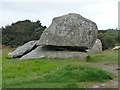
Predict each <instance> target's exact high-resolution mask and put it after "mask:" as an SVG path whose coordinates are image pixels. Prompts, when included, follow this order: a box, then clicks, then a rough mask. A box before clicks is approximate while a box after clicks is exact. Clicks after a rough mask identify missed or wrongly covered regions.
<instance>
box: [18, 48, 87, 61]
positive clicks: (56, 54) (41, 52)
mask: <svg viewBox="0 0 120 90" xmlns="http://www.w3.org/2000/svg"><path fill="white" fill-rule="evenodd" d="M87 56H88V54H87V53H85V52H78V51H55V50H51V49H49V50H48V48H46V47H42V46H38V47H37V48H36V49H35V50H33V51H31V52H30V53H28V54H26V55H24V56H22V57H21V58H20V59H36V58H80V60H83V61H86V58H87Z"/></svg>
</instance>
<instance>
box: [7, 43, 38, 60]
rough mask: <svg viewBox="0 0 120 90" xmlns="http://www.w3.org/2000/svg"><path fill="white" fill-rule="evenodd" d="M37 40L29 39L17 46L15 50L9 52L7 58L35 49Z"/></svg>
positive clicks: (16, 56) (17, 56)
mask: <svg viewBox="0 0 120 90" xmlns="http://www.w3.org/2000/svg"><path fill="white" fill-rule="evenodd" d="M37 43H38V41H29V42H28V43H26V44H24V45H22V46H20V47H18V48H17V49H15V51H13V52H11V53H9V54H8V57H9V58H19V57H21V56H23V55H25V54H27V53H29V52H30V51H32V50H33V49H35V48H36V47H37V46H36V45H37Z"/></svg>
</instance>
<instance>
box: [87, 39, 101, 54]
mask: <svg viewBox="0 0 120 90" xmlns="http://www.w3.org/2000/svg"><path fill="white" fill-rule="evenodd" d="M88 52H89V53H90V54H95V53H100V52H102V42H101V40H100V39H97V40H96V42H95V44H94V46H93V47H92V48H91V49H90V50H89V51H88Z"/></svg>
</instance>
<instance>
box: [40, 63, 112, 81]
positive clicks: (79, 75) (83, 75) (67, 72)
mask: <svg viewBox="0 0 120 90" xmlns="http://www.w3.org/2000/svg"><path fill="white" fill-rule="evenodd" d="M111 79H113V75H112V74H110V73H108V72H106V71H103V70H101V69H97V68H94V67H90V66H81V65H78V66H75V65H67V66H65V67H64V68H63V69H62V70H58V71H56V72H52V73H49V74H47V75H45V76H44V77H42V79H41V80H42V82H51V83H52V82H59V83H62V82H66V83H67V82H93V81H97V82H103V81H106V80H111Z"/></svg>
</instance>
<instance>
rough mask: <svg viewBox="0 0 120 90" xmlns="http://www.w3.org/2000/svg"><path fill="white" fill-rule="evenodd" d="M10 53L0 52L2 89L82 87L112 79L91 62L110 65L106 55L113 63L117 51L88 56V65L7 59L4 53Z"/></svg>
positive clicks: (61, 60) (109, 74)
mask: <svg viewBox="0 0 120 90" xmlns="http://www.w3.org/2000/svg"><path fill="white" fill-rule="evenodd" d="M10 51H11V49H9V50H8V51H7V49H3V53H4V54H3V56H2V57H3V61H2V64H3V73H2V74H3V77H2V79H3V81H2V83H3V88H5V87H7V88H83V87H84V85H83V84H82V83H92V82H93V83H94V82H96V83H99V82H105V81H108V80H111V79H113V78H114V77H115V75H113V74H112V73H109V72H107V71H104V70H102V69H100V68H96V67H94V66H92V63H98V62H106V61H107V62H109V63H110V62H111V61H112V60H110V59H111V58H110V59H109V57H108V55H109V54H110V55H112V54H113V57H112V59H113V60H114V61H113V62H112V63H116V62H117V60H116V59H117V58H116V56H117V55H116V54H117V51H112V52H109V51H105V52H109V53H107V54H105V52H103V53H100V54H95V55H92V56H90V58H88V60H87V61H88V62H80V60H79V59H60V58H59V59H54V58H51V59H49V58H42V59H31V60H19V59H9V58H7V54H8V52H10ZM104 55H105V56H104ZM100 57H101V58H100ZM102 57H105V58H102ZM107 57H108V58H107ZM110 57H111V56H110ZM95 58H97V59H98V58H99V59H98V60H97V59H95ZM107 59H109V60H107Z"/></svg>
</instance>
